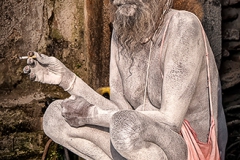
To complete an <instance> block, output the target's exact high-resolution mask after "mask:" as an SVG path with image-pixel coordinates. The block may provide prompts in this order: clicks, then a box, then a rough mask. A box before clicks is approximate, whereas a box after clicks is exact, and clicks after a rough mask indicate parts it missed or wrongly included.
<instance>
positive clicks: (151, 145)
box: [24, 0, 227, 160]
mask: <svg viewBox="0 0 240 160" xmlns="http://www.w3.org/2000/svg"><path fill="white" fill-rule="evenodd" d="M112 3H113V6H114V7H115V9H116V11H115V15H114V18H115V19H114V22H113V28H114V30H113V35H112V41H111V62H110V88H111V95H110V100H108V99H106V98H104V97H102V96H101V95H99V94H98V93H96V92H95V91H94V90H92V89H91V88H90V87H89V86H88V85H87V84H86V83H85V82H83V81H82V80H81V78H79V77H77V76H76V75H75V74H74V73H73V72H71V71H70V70H69V69H67V68H66V67H65V66H64V65H63V64H62V63H61V62H60V61H59V60H57V59H56V58H55V57H48V56H46V55H43V54H38V53H37V52H29V56H30V58H29V59H28V60H27V63H28V64H29V65H28V66H26V67H25V68H24V72H25V73H29V75H30V79H32V80H35V81H38V82H42V83H48V84H57V85H59V86H61V87H62V88H63V89H64V90H65V91H67V92H69V93H70V94H71V95H72V96H71V97H70V98H68V99H65V100H57V101H55V102H53V103H52V104H51V105H50V106H49V107H48V109H47V111H46V113H45V115H44V119H43V127H44V131H45V133H46V134H47V135H48V136H49V137H50V138H52V140H54V141H55V142H56V143H59V144H61V145H63V146H64V147H66V148H68V149H69V150H71V151H72V152H74V153H76V154H78V155H79V156H81V157H83V158H85V159H104V160H105V159H132V160H146V159H168V160H178V159H179V160H186V159H192V160H193V159H194V160H195V159H201V160H202V159H214V160H216V159H220V157H221V159H224V153H225V145H226V141H227V131H226V124H225V118H224V112H223V108H222V104H221V87H220V83H219V75H218V70H217V67H216V64H215V60H214V55H213V53H212V50H211V48H210V45H209V43H208V41H207V39H206V35H205V33H204V31H203V28H202V25H201V22H200V21H199V19H198V18H197V17H196V16H195V15H194V14H193V13H190V12H187V11H178V10H174V9H171V6H172V1H171V0H145V1H144V0H113V2H112ZM33 55H34V56H36V60H34V59H33V58H31V56H33Z"/></svg>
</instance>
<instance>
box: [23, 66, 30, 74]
mask: <svg viewBox="0 0 240 160" xmlns="http://www.w3.org/2000/svg"><path fill="white" fill-rule="evenodd" d="M30 71H31V69H30V67H29V66H26V67H24V68H23V73H25V74H28V73H30Z"/></svg>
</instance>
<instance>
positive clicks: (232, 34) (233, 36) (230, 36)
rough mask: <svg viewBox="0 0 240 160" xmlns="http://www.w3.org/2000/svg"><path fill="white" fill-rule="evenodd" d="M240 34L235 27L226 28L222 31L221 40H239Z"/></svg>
mask: <svg viewBox="0 0 240 160" xmlns="http://www.w3.org/2000/svg"><path fill="white" fill-rule="evenodd" d="M239 38H240V34H239V30H237V29H226V30H225V31H223V40H239Z"/></svg>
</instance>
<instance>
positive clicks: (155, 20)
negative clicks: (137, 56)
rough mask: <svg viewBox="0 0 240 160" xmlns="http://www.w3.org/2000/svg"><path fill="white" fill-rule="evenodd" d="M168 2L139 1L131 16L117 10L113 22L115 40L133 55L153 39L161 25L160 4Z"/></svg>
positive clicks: (158, 0) (157, 0) (155, 0)
mask: <svg viewBox="0 0 240 160" xmlns="http://www.w3.org/2000/svg"><path fill="white" fill-rule="evenodd" d="M166 1H168V0H166ZM166 1H164V2H163V1H162V0H151V2H149V3H148V4H146V3H143V2H142V1H141V0H138V1H137V3H136V5H137V8H136V10H135V13H134V14H133V15H131V16H129V15H125V14H122V13H121V11H120V9H117V10H116V12H115V15H114V22H113V28H114V31H115V38H116V40H117V41H118V43H119V44H120V45H121V47H122V48H123V49H124V50H126V51H127V52H128V53H130V54H133V53H134V52H135V51H136V50H137V48H139V46H140V45H142V44H143V43H145V42H147V40H148V39H149V38H151V36H152V35H153V34H154V32H155V30H156V29H157V27H158V25H159V23H160V22H159V21H160V17H161V15H162V11H161V10H159V8H160V7H159V6H160V5H161V4H160V2H161V3H163V4H164V3H165V2H166ZM162 6H164V5H162ZM163 8H164V7H162V8H161V9H162V10H163Z"/></svg>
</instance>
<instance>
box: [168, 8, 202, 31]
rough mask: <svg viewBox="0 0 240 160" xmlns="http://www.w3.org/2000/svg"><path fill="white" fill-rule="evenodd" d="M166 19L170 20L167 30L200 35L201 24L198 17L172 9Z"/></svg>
mask: <svg viewBox="0 0 240 160" xmlns="http://www.w3.org/2000/svg"><path fill="white" fill-rule="evenodd" d="M168 17H169V18H170V19H171V20H170V23H169V28H170V29H172V31H174V30H177V31H180V32H185V31H186V32H195V33H200V32H201V28H202V24H201V21H200V20H199V19H198V17H197V16H196V15H195V14H193V13H191V12H188V11H184V10H175V9H172V10H171V11H170V12H169V15H168Z"/></svg>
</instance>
